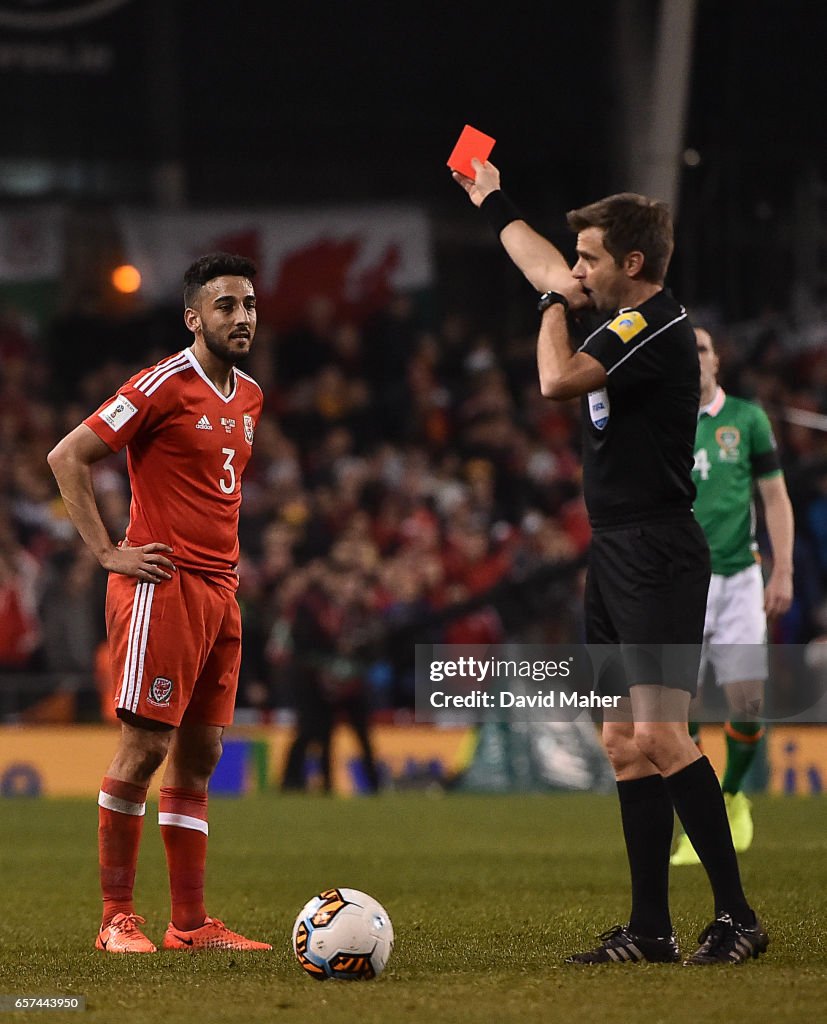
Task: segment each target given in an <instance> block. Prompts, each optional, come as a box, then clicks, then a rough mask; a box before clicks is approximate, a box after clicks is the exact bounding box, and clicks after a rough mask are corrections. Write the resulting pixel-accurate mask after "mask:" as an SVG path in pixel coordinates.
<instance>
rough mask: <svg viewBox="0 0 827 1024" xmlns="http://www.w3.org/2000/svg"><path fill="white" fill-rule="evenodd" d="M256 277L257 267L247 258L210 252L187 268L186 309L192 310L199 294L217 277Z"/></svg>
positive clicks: (185, 281)
mask: <svg viewBox="0 0 827 1024" xmlns="http://www.w3.org/2000/svg"><path fill="white" fill-rule="evenodd" d="M225 276H228V277H246V278H249V279H250V280H251V281H252V280H253V278H254V277H255V276H256V265H255V263H254V262H253V261H252V260H251V259H248V258H247V257H246V256H238V255H236V254H235V253H232V252H209V253H207V254H206V256H199V257H198V259H197V260H196V261H195V262H194V263H191V264H190V266H189V267H187V269H186V271H185V273H184V307H185V308H186V309H191V308H192V305H193V303H194V302H195V298H196V296H197V295H198V292H199V291H200V290H201V289H202V288H203V287H204V285H205V284H206V283H207V282H208V281H212V279H213V278H215V277H225Z"/></svg>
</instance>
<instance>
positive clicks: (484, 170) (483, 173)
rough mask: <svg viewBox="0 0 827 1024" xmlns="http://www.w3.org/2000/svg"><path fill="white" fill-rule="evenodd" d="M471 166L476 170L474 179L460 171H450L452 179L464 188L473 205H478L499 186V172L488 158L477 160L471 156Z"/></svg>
mask: <svg viewBox="0 0 827 1024" xmlns="http://www.w3.org/2000/svg"><path fill="white" fill-rule="evenodd" d="M471 166H472V167H473V168H474V170H475V171H476V179H474V178H469V177H468V176H467V175H465V174H463V173H462V172H461V171H452V172H451V176H452V177H453V179H454V181H455V182H456V183H457V184H458V185H459V186H460V187H461V188H464V189H465V191H466V192H467V193H468V197H469V199H470V200H471V202H472V203H473V204H474V206H479V205H480V204H481V203H482V201H483V199H485V197H486V196H488V195H490V194H491V193H492V192H496V191H497V190H498V189H500V188H501V185H500V172H499V171H498V170H497V168H496V167H495V166H494V165H493V164H492V163H491V161H490V160H485V161H482V160H478V159H477V158H476V157H472V158H471Z"/></svg>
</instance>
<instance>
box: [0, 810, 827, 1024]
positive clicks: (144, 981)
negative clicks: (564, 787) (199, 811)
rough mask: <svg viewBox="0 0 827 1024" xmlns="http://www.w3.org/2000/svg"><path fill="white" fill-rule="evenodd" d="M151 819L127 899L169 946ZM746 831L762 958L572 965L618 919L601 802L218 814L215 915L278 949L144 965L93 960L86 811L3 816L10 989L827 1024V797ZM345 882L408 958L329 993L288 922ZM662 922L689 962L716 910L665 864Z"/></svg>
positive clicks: (215, 1008) (2, 981) (341, 1022)
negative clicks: (750, 836)
mask: <svg viewBox="0 0 827 1024" xmlns="http://www.w3.org/2000/svg"><path fill="white" fill-rule="evenodd" d="M155 811H156V808H155V807H150V808H148V809H147V817H146V822H145V831H144V843H143V848H142V852H141V860H140V864H139V869H138V884H137V892H136V896H137V906H138V909H139V912H140V913H141V914H143V915H144V916H145V917H146V918H147V925H146V931H147V933H148V934H149V935H150V937H152V938H153V939H155V940H156V941H160V939H161V937H162V935H163V931H164V928H165V926H166V923H167V920H168V904H167V893H166V886H167V882H166V870H165V866H164V856H163V848H162V844H161V839H160V835H159V832H158V828H157V825H156V824H155V821H156V820H157V819H156V814H155ZM755 818H756V839H755V843H754V846H753V849H752V850H750V851H749V852H748V853H747V854H745V855H743V856H742V858H741V862H742V869H743V874H744V880H745V887H746V889H747V894H748V895H749V896H750V898H751V899H752V901H753V902H754V903H755V905H756V906H757V907H758V909H759V911H760V913H761V915H762V917H763V919H764V922H765V924H766V925H767V928H768V930H769V932H770V939H771V945H770V950H769V953H768V954H767V955H766V956H765V957H762V958H761V960H760V961H757V962H750V963H749V964H746V965H743V966H740V967H721V968H695V969H689V968H682V967H680V966H678V965H642V966H641V965H638V966H632V965H627V966H622V965H612V966H606V967H601V968H583V967H580V968H574V967H567V966H565V965H563V964H562V963H561V960H562V957H563V956H564V955H565V954H566V953H568V952H570V951H572V950H575V949H578V948H581V947H582V944H583V943H584V942H589V941H590V940H591V939H592V938H593V937H594V935H595V934H596V933H597V932H599V931H602V930H604V929H605V928H608V927H609V926H610V925H612V924H614V923H617V922H620V921H625V920H626V918H627V916H628V902H627V900H628V896H627V891H628V890H627V886H628V881H627V868H626V860H625V853H624V850H623V845H622V840H621V833H620V823H619V817H618V811H617V805H616V801H615V799H614V798H613V797H610V796H608V797H607V796H597V795H573V794H554V795H537V796H519V797H518V796H514V797H486V796H466V795H450V796H445V797H441V796H428V795H424V794H398V795H388V796H380V797H376V798H363V799H356V800H348V799H337V798H326V797H314V796H306V797H305V796H290V797H282V796H279V795H276V794H273V795H265V796H256V797H250V798H247V799H244V800H220V799H214V800H213V801H212V802H211V807H210V856H209V864H208V879H207V890H208V908H209V910H210V912H211V913H212V914H214V915H216V916H218V917H221V918H222V919H225V920H226V921H227V923H228V924H229V925H230V927H232V928H235V929H238V930H239V931H242V932H245V933H246V934H249V935H251V936H253V937H255V938H262V939H267V940H269V941H271V942H272V943H273V945H274V947H275V948H274V950H273V952H272V953H264V954H226V953H201V954H196V955H190V954H185V953H183V954H182V953H158V954H156V955H154V956H141V957H137V956H132V957H116V956H106V955H104V954H101V953H97V952H96V951H95V950H93V949H92V948H91V947H92V942H93V940H94V936H95V930H96V927H97V923H98V916H99V903H98V887H97V865H96V852H95V851H96V839H95V830H96V822H97V808H96V807H95V803H94V800H90V801H84V802H81V801H70V800H65V801H47V800H34V801H29V800H0V836H2V843H1V844H0V879H2V882H0V892H2V907H1V908H0V909H1V911H2V912H0V994H19V995H85V996H86V997H87V1000H88V1009H87V1011H86V1012H85V1013H84V1014H80V1013H77V1012H75V1013H67V1012H62V1011H49V1012H48V1013H47V1014H45V1019H46V1020H51V1021H76V1022H77V1021H81V1020H86V1021H89V1022H92V1021H94V1022H96V1024H97V1022H101V1024H104V1022H105V1024H110V1022H123V1021H125V1022H128V1024H156V1022H158V1024H160V1022H164V1024H168V1022H170V1021H178V1020H188V1019H194V1020H196V1021H198V1024H211V1022H219V1021H220V1022H236V1021H238V1022H244V1024H249V1022H256V1021H268V1022H269V1021H279V1022H285V1024H292V1022H302V1024H307V1022H308V1021H312V1022H314V1024H316V1022H326V1021H331V1022H333V1021H335V1022H337V1024H348V1022H351V1021H353V1022H356V1021H358V1022H360V1024H372V1022H377V1024H378V1022H381V1024H388V1022H394V1024H395V1022H398V1021H402V1022H406V1024H407V1022H410V1024H419V1022H427V1024H437V1022H439V1024H453V1022H457V1024H459V1022H462V1024H467V1022H476V1021H479V1022H496V1024H500V1022H503V1024H509V1022H512V1021H513V1022H516V1021H520V1022H526V1021H546V1020H549V1021H590V1022H603V1021H606V1022H608V1021H611V1022H613V1024H615V1022H617V1021H624V1020H628V1021H636V1022H642V1024H656V1022H660V1021H663V1022H664V1024H665V1022H669V1024H684V1022H686V1024H702V1022H705V1021H713V1020H725V1021H727V1022H728V1024H737V1022H741V1021H743V1022H745V1024H746V1022H749V1024H754V1022H755V1021H756V1020H759V1021H771V1022H773V1024H778V1022H796V1024H800V1022H804V1021H807V1022H816V1021H825V1020H827V1003H826V1002H825V992H827V939H825V931H824V922H825V921H827V802H825V801H824V799H823V798H819V797H814V798H771V797H760V798H758V799H756V801H755ZM335 885H346V886H352V887H354V888H357V889H363V890H365V891H366V892H369V893H371V894H372V895H374V896H375V897H376V898H377V899H378V900H380V902H382V903H383V904H384V905H385V907H386V908H387V910H388V912H389V914H390V916H391V919H392V921H393V924H394V928H395V931H396V948H395V950H394V953H393V956H392V957H391V961H390V964H389V966H388V968H387V970H386V971H385V973H384V974H383V975H382V976H381V978H379V979H377V980H376V981H373V982H357V983H352V984H350V983H342V982H338V983H337V982H326V983H323V984H319V983H318V982H314V981H313V980H312V979H310V978H309V977H307V976H306V975H305V974H304V973H303V972H302V971H301V969H300V968H299V966H298V964H297V963H296V961H295V960H294V958H293V954H292V950H291V948H290V932H291V928H292V925H293V920H294V918H295V915H296V914H297V913H298V911H299V909H300V908H301V906H302V905H303V904H304V903H305V901H306V900H307V899H308V898H309V897H310V896H312V895H313V894H314V893H315V892H317V891H319V890H320V889H323V888H327V887H329V886H335ZM672 906H673V916H674V921H675V926H676V930H677V932H678V937H679V940H680V943H681V948H682V950H693V949H694V948H695V942H694V940H695V938H696V937H697V934H698V933H699V931H700V930H701V928H702V927H703V926H704V925H705V924H706V923H707V922H708V920H709V918H710V917H711V910H712V908H711V899H710V894H709V889H708V886H707V883H706V879H705V876H704V874H703V871H702V869H701V868H695V867H689V868H680V869H675V870H673V873H672ZM24 1015H25V1014H24V1013H22V1012H21V1013H17V1014H15V1015H14V1017H11V1016H10V1018H9V1019H19V1018H20V1017H21V1016H24ZM41 1019H42V1017H41Z"/></svg>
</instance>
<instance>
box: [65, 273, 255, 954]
mask: <svg viewBox="0 0 827 1024" xmlns="http://www.w3.org/2000/svg"><path fill="white" fill-rule="evenodd" d="M254 275H255V265H254V264H253V263H252V262H251V261H250V260H248V259H246V258H244V257H241V256H236V255H232V254H229V253H212V254H209V255H207V256H202V257H201V258H200V259H198V260H196V261H195V263H193V264H192V266H190V267H189V269H188V270H187V272H186V274H185V275H184V305H185V307H186V308H185V312H184V322H185V323H186V325H187V328H188V329H189V330H190V331H191V332H192V334H193V336H194V343H193V345H192V346H191V347H190V348H185V349H183V350H182V351H181V352H178V353H177V354H176V355H172V356H169V357H168V358H166V359H162V360H161V361H160V362H159V363H157V364H156V365H155V366H152V367H149V368H148V369H145V370H141V372H140V373H137V374H135V376H134V377H132V378H130V380H128V381H127V382H126V383H125V384H124V385H123V387H122V388H121V389H120V390H119V391H118V393H117V394H116V395H114V396H112V397H111V398H108V399H107V400H106V401H105V402H104V403H103V405H102V406H101V407H100V408H99V409H98V410H97V411H96V412H94V413H93V414H92V415H91V416H89V417H88V418H87V419H85V420H84V421H83V423H81V424H80V425H79V426H78V427H76V428H75V429H74V430H73V431H72V432H71V433H69V434H68V435H67V436H66V437H64V438H63V440H62V441H60V443H59V444H58V445H57V446H56V447H55V448H54V449H53V451H52V452H50V454H49V465H50V466H51V468H52V471H53V473H54V475H55V477H56V479H57V482H58V485H59V487H60V492H61V494H62V496H63V500H64V503H65V505H66V509H67V512H68V514H69V516H70V517H71V519H72V522H73V523H74V524H75V526H76V528H77V530H78V532H79V533H80V535H81V537H82V538H83V540H84V541H85V542H86V544H87V545H88V546H89V547H90V548H91V550H92V551H93V552H94V553H95V555H96V556H97V558H98V560H99V561H100V563H101V565H102V566H103V567H104V569H107V570H108V572H109V585H108V589H107V598H106V626H107V637H108V643H109V657H110V664H111V667H112V677H113V679H112V682H113V690H114V699H115V704H116V709H117V715H118V718H119V719H120V725H121V736H120V742H119V744H118V748H117V751H116V753H115V756H114V758H113V760H112V762H111V764H110V765H109V768H108V769H107V771H106V775H105V776H104V779H103V783H102V785H101V789H100V794H99V797H98V805H99V807H98V811H99V826H98V850H99V859H100V879H101V890H102V893H103V919H102V921H101V927H100V931H99V933H98V936H97V939H96V942H95V945H96V947H97V948H98V949H100V950H105V951H107V952H109V953H153V952H155V950H156V947H155V945H154V944H153V943H152V942H151V941H150V939H148V938H147V936H146V935H144V933H143V932H142V931H141V928H140V925H142V924H144V923H145V922H144V918H142V917H139V916H138V915H137V914H136V913H135V906H134V903H133V886H134V881H135V868H136V864H137V859H138V848H139V844H140V839H141V829H142V824H143V818H144V812H145V809H146V795H147V790H148V788H149V784H150V781H151V780H152V777H153V776H154V774H155V772H156V771H157V770H158V768H159V767H160V765H161V763H162V762H163V761H164V759H165V758H166V767H165V771H164V776H163V779H162V785H161V793H160V805H159V815H158V820H159V824H160V827H161V833H162V835H163V840H164V847H165V850H166V857H167V865H168V868H169V882H170V894H171V903H172V912H171V921H170V924H169V927H168V928H167V931H166V934H165V935H164V939H163V948H164V949H183V950H197V949H233V950H250V949H270V948H272V947H271V946H269V945H268V944H267V943H263V942H254V941H252V940H250V939H246V938H244V936H242V935H238V934H236V933H235V932H232V931H230V930H229V928H227V927H226V926H225V925H224V924H223V923H222V922H221V921H218V920H216V919H213V918H211V917H208V916H207V912H206V909H205V906H204V868H205V863H206V854H207V833H208V826H207V787H208V784H209V780H210V777H211V775H212V773H213V771H214V770H215V767H216V765H217V763H218V759H219V757H220V756H221V736H222V733H223V731H224V727H225V726H227V725H229V724H230V723H231V722H232V718H233V707H234V704H235V694H236V688H237V683H238V668H239V661H240V656H241V621H240V615H239V609H238V603H237V601H236V596H235V592H236V589H237V586H238V577H237V574H236V563H237V561H238V550H239V548H238V512H239V506H240V504H241V476H242V473H243V472H244V467H245V466H246V465H247V462H248V461H249V458H250V454H251V451H252V444H253V436H254V433H255V427H256V423H257V421H258V418H259V414H260V412H261V405H262V394H261V389H260V388H259V387H258V385H257V384H256V383H255V381H254V380H253V379H252V378H251V377H248V376H247V374H245V373H243V372H242V371H241V370H239V369H238V366H237V365H236V364H237V363H238V362H239V361H240V360H242V359H243V358H244V357H245V356H246V355H247V354H248V352H249V351H250V347H251V345H252V343H253V336H254V334H255V329H256V298H255V292H254V290H253V284H252V279H253V277H254ZM124 447H126V449H127V465H128V472H129V481H130V485H131V488H132V504H131V508H130V517H129V526H128V528H127V531H126V537H125V539H123V540H122V541H121V542H120V543H119V544H114V543H113V542H112V540H111V538H110V537H109V534H108V532H107V530H106V527H105V526H104V524H103V521H102V520H101V516H100V513H99V511H98V507H97V504H96V501H95V495H94V491H93V487H92V477H91V467H92V466H93V464H94V463H96V462H98V461H99V460H100V459H102V458H104V457H105V456H107V455H110V454H112V452H117V451H120V450H121V449H122V448H124Z"/></svg>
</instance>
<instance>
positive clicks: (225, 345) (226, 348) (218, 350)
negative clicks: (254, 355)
mask: <svg viewBox="0 0 827 1024" xmlns="http://www.w3.org/2000/svg"><path fill="white" fill-rule="evenodd" d="M253 335H254V332H253V331H250V333H249V338H250V348H252V344H253ZM201 336H202V337H203V339H204V344H205V346H206V347H207V351H208V352H211V353H212V354H213V355H214V356H215V357H216V359H220V360H221V361H222V362H224V363H227V364H228V365H229V366H237V365H238V363H242V362H244V360H245V359H246V358H247V356H248V355H249V354H250V348H248V349H247V351H246V352H237V351H236V350H235V349H233V348H232V347H231V344H230V342H228V341H224V339H223V338H220V337H219V336H218V335H217V334H213V332H212V331H208V330H207V329H206V328H205V327H203V326H202V327H201Z"/></svg>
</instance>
